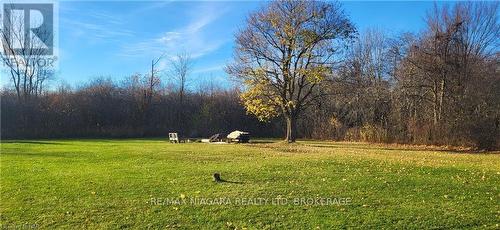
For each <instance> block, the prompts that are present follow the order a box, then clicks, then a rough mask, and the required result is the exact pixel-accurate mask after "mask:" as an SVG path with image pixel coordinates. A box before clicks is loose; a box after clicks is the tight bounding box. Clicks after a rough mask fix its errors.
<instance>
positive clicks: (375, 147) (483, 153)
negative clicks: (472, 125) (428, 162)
mask: <svg viewBox="0 0 500 230" xmlns="http://www.w3.org/2000/svg"><path fill="white" fill-rule="evenodd" d="M307 146H311V147H317V148H333V149H359V150H374V149H378V150H386V151H398V150H399V151H406V152H425V151H427V152H428V151H435V152H444V153H449V154H481V155H494V154H500V151H481V150H452V149H425V148H424V149H411V148H404V147H403V148H394V147H393V148H391V147H381V146H377V145H374V146H369V147H363V146H344V145H337V144H329V145H307Z"/></svg>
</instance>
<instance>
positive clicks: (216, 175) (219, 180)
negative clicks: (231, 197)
mask: <svg viewBox="0 0 500 230" xmlns="http://www.w3.org/2000/svg"><path fill="white" fill-rule="evenodd" d="M213 177H214V181H215V182H217V183H220V182H224V181H223V180H222V179H221V178H220V173H214V176H213Z"/></svg>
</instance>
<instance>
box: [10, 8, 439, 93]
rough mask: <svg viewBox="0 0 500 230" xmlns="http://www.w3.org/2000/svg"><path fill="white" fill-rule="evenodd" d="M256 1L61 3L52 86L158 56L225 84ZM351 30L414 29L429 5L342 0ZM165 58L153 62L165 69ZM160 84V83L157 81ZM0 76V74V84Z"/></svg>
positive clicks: (138, 67) (141, 69)
mask: <svg viewBox="0 0 500 230" xmlns="http://www.w3.org/2000/svg"><path fill="white" fill-rule="evenodd" d="M263 4H265V3H263V2H256V1H192V2H191V1H190V2H186V1H173V2H172V1H168V2H159V1H128V2H123V1H92V2H88V1H61V2H60V3H59V58H60V61H59V73H58V75H57V78H56V80H54V82H53V85H57V84H58V82H65V83H68V84H70V85H73V86H77V85H79V84H82V83H85V82H88V81H89V80H90V79H93V78H96V77H99V76H104V77H110V78H113V79H123V78H124V77H126V76H129V75H131V74H133V73H146V72H147V71H148V69H149V68H150V67H149V65H150V62H151V60H152V59H153V58H155V57H158V56H160V55H161V54H162V53H163V52H166V53H167V55H170V56H173V55H176V54H178V53H189V54H190V55H191V56H192V59H193V70H192V72H191V75H190V79H191V83H192V84H191V86H192V87H195V86H196V85H197V84H199V83H200V82H207V81H212V82H216V83H217V84H223V85H227V84H229V81H228V80H227V79H228V77H227V75H226V74H225V73H224V71H223V67H224V66H225V64H226V63H228V62H229V61H230V60H231V57H232V51H233V44H234V42H233V40H234V34H235V32H237V31H238V28H241V27H243V26H244V25H245V17H246V16H247V15H248V14H249V13H250V12H252V11H254V10H256V9H258V8H259V7H260V6H262V5H263ZM342 4H343V7H344V10H345V11H346V13H347V14H348V15H349V16H350V18H351V20H352V21H353V22H354V23H355V24H356V26H357V27H358V29H359V31H361V32H362V31H364V30H365V29H367V28H379V29H384V30H387V31H388V32H389V33H398V32H402V31H410V32H416V31H418V30H420V29H422V28H423V26H424V22H423V17H424V16H425V13H426V11H427V10H429V9H431V8H432V7H433V2H431V1H424V2H409V1H400V2H395V1H393V2H375V1H369V2H367V1H365V2H357V1H346V2H342ZM168 62H169V56H167V58H165V59H164V60H163V61H162V63H161V66H160V67H161V68H168ZM163 80H164V82H167V81H168V79H167V77H166V76H165V77H164V79H163ZM5 81H6V79H5V78H4V77H2V83H3V84H5Z"/></svg>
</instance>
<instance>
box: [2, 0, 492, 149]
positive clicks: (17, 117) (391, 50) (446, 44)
mask: <svg viewBox="0 0 500 230" xmlns="http://www.w3.org/2000/svg"><path fill="white" fill-rule="evenodd" d="M497 12H498V3H497V2H489V3H485V2H477V3H471V2H464V3H456V4H455V5H453V6H452V7H446V6H445V7H442V8H439V7H435V9H434V10H433V11H431V12H429V14H428V15H427V16H426V27H425V28H424V29H423V30H422V31H421V32H419V33H415V34H412V33H403V34H399V35H388V34H387V33H385V32H384V31H383V30H368V31H363V32H361V33H360V35H359V36H358V37H357V38H356V39H355V40H354V41H352V42H351V43H349V44H347V47H348V48H347V49H346V50H345V52H344V53H343V55H342V57H339V58H338V60H339V61H338V62H336V63H335V64H334V65H333V66H332V67H333V68H332V69H333V71H332V72H333V74H332V76H330V77H328V79H327V80H326V81H324V82H322V85H321V90H322V91H323V92H324V96H323V97H318V98H317V99H316V100H315V103H314V106H313V107H312V108H310V109H309V110H307V111H306V114H305V115H304V116H302V117H301V118H300V119H299V120H298V129H297V135H298V137H302V138H318V139H330V140H331V139H333V140H349V141H369V142H395V143H411V144H436V145H463V146H475V147H478V148H483V149H494V148H499V145H500V76H499V67H498V66H499V61H500V59H499V58H500V52H499V49H498V45H499V43H498V42H499V40H498V37H499V32H500V26H499V24H498V22H497V14H498V13H497ZM178 60H181V61H184V63H182V62H180V63H177V64H178V65H174V66H175V67H176V68H174V69H175V70H176V71H174V72H173V73H172V74H171V75H173V76H177V77H175V78H174V79H177V82H176V84H174V87H166V86H162V84H160V80H159V77H158V76H157V74H156V75H155V73H156V72H155V71H152V73H150V74H144V75H134V76H131V77H129V78H128V79H126V80H124V81H120V82H117V81H112V80H109V79H97V80H94V81H92V82H90V83H88V84H87V85H85V86H82V87H79V88H76V89H69V88H66V87H60V88H59V89H57V90H52V91H46V90H45V91H44V92H43V93H40V92H37V93H36V94H33V93H30V92H25V91H23V89H22V87H21V88H20V87H17V88H16V89H11V90H9V89H6V90H3V91H2V100H1V121H2V127H1V134H2V138H42V137H43V138H45V137H144V136H166V135H167V133H168V132H172V131H177V132H179V133H181V134H182V135H184V136H187V137H206V136H209V135H211V134H214V133H220V132H229V131H232V130H235V129H239V130H245V131H250V132H251V133H252V135H253V136H258V137H281V136H282V134H283V133H284V131H285V130H283V121H282V120H281V119H276V120H272V121H270V122H267V123H261V122H259V121H258V120H257V119H256V118H255V117H253V116H251V115H247V113H246V111H245V109H244V107H243V106H242V105H241V101H240V90H238V89H237V88H235V89H221V88H217V87H215V86H214V85H213V84H212V85H207V86H206V87H205V88H201V89H199V90H191V91H189V90H187V89H186V85H185V83H186V78H187V75H186V74H187V73H188V69H189V65H187V63H188V62H189V61H188V59H185V58H184V59H183V58H178ZM152 69H153V68H152ZM20 91H21V92H20ZM23 95H24V96H23ZM25 95H28V96H25Z"/></svg>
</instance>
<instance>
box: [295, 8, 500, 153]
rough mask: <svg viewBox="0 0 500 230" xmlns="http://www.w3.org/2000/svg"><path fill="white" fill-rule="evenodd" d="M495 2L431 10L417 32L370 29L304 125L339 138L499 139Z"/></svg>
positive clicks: (490, 144) (488, 144)
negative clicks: (390, 32)
mask: <svg viewBox="0 0 500 230" xmlns="http://www.w3.org/2000/svg"><path fill="white" fill-rule="evenodd" d="M497 15H498V2H496V3H484V2H476V3H471V2H463V3H457V4H455V5H454V6H453V7H451V8H450V7H447V6H444V7H442V8H438V7H435V9H434V10H433V11H431V12H429V14H428V15H427V17H426V25H427V26H426V28H425V29H424V30H423V31H422V32H420V33H418V34H409V33H406V34H402V35H399V36H396V37H388V36H387V35H386V34H384V33H383V32H381V31H378V30H369V31H366V32H365V33H364V34H363V35H362V36H360V37H359V38H358V39H357V40H356V41H355V42H354V44H353V45H352V46H350V48H349V51H348V53H347V55H346V56H347V57H346V59H345V61H343V62H342V63H341V64H340V65H339V66H338V68H337V71H336V75H335V76H334V77H333V78H332V80H331V82H330V86H329V87H328V89H327V90H329V91H331V92H330V94H329V95H331V96H330V97H329V100H324V101H320V102H318V106H317V107H316V109H315V110H313V111H310V118H311V119H308V121H307V122H305V124H303V125H304V127H312V129H310V132H309V133H308V135H310V136H311V137H317V138H334V139H337V140H363V141H372V142H400V143H416V144H438V145H466V146H476V147H479V148H486V149H488V148H489V149H492V148H495V147H496V148H498V146H499V145H500V76H499V65H498V64H499V61H500V59H499V58H500V52H499V49H498V48H499V47H498V45H499V32H500V26H499V24H498V21H497V20H498V19H497Z"/></svg>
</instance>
